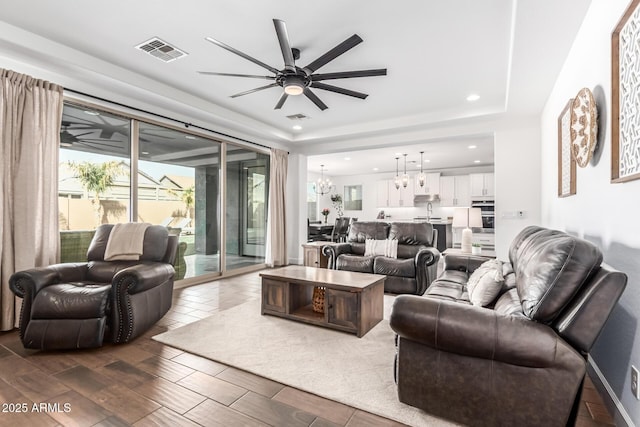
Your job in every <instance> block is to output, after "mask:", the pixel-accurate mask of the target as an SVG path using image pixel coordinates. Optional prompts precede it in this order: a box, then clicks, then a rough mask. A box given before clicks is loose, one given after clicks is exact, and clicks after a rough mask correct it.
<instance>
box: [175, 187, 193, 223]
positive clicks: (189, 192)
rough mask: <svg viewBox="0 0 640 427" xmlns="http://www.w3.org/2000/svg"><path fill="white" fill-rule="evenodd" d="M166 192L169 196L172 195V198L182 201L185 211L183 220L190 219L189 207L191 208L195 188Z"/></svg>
mask: <svg viewBox="0 0 640 427" xmlns="http://www.w3.org/2000/svg"><path fill="white" fill-rule="evenodd" d="M168 192H169V194H173V195H174V196H178V197H180V198H181V199H182V203H184V206H185V209H186V211H187V212H186V214H185V218H191V207H192V206H193V203H194V201H195V200H194V193H195V187H194V186H193V185H192V186H191V187H189V188H185V189H184V190H181V191H176V190H168Z"/></svg>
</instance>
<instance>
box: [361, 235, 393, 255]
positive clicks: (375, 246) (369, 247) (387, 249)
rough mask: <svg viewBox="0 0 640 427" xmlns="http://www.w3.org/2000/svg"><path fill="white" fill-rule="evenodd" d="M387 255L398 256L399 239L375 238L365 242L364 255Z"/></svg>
mask: <svg viewBox="0 0 640 427" xmlns="http://www.w3.org/2000/svg"><path fill="white" fill-rule="evenodd" d="M376 255H380V256H386V257H389V258H397V257H398V241H397V240H389V239H384V240H375V239H367V240H366V241H365V243H364V256H376Z"/></svg>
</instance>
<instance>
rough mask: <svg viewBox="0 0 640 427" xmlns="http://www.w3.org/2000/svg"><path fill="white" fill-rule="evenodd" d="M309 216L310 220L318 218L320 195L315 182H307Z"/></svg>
mask: <svg viewBox="0 0 640 427" xmlns="http://www.w3.org/2000/svg"><path fill="white" fill-rule="evenodd" d="M307 217H308V218H309V221H317V220H318V195H317V194H316V190H315V183H314V182H307Z"/></svg>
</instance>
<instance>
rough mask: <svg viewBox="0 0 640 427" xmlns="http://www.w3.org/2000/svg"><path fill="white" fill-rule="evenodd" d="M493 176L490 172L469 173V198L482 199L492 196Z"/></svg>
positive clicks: (493, 193)
mask: <svg viewBox="0 0 640 427" xmlns="http://www.w3.org/2000/svg"><path fill="white" fill-rule="evenodd" d="M493 178H494V174H492V173H472V174H471V175H469V179H470V181H471V185H470V188H471V198H472V199H482V198H492V197H494V195H495V191H494V183H493Z"/></svg>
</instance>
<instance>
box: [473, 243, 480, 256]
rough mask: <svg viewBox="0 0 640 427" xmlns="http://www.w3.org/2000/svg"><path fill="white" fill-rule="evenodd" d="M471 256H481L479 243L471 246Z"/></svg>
mask: <svg viewBox="0 0 640 427" xmlns="http://www.w3.org/2000/svg"><path fill="white" fill-rule="evenodd" d="M471 255H482V245H481V244H480V243H472V244H471Z"/></svg>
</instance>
